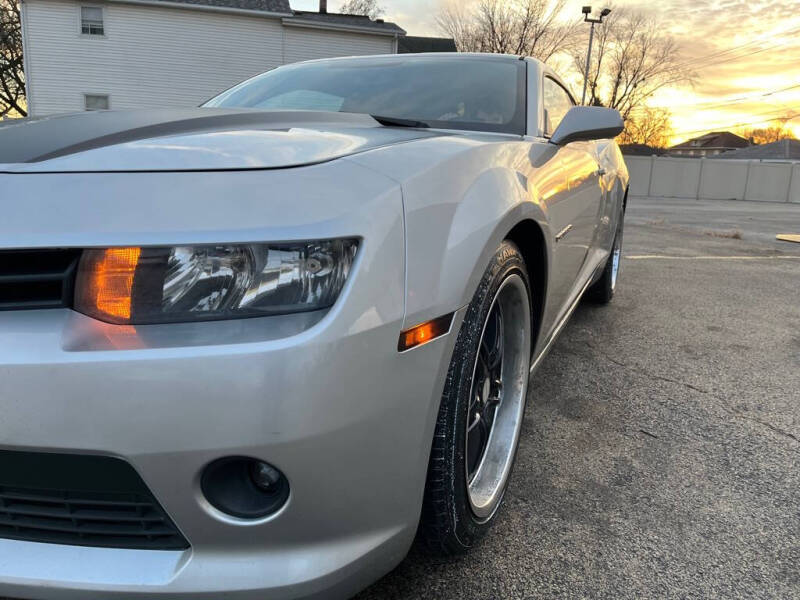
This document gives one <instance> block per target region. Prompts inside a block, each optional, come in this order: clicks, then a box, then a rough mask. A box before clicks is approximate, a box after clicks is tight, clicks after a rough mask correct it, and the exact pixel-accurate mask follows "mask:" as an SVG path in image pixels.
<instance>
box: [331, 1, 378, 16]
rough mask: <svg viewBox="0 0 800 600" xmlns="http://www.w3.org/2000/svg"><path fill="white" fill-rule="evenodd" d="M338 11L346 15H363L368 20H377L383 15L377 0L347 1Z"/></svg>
mask: <svg viewBox="0 0 800 600" xmlns="http://www.w3.org/2000/svg"><path fill="white" fill-rule="evenodd" d="M339 10H340V11H341V12H342V13H343V14H346V15H364V16H365V17H369V18H370V19H377V18H378V17H380V16H381V15H382V14H383V13H384V10H383V7H382V6H380V5H379V4H378V0H347V1H346V2H345V3H344V4H342V7H341V8H340V9H339Z"/></svg>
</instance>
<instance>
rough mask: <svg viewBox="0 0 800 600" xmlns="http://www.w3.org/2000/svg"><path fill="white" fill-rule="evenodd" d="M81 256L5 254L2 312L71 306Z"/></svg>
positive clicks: (0, 257) (0, 255)
mask: <svg viewBox="0 0 800 600" xmlns="http://www.w3.org/2000/svg"><path fill="white" fill-rule="evenodd" d="M80 256H81V251H80V250H73V249H54V250H3V251H1V252H0V310H21V309H32V308H62V307H68V306H71V305H72V292H73V282H74V279H75V269H76V268H77V266H78V260H79V259H80Z"/></svg>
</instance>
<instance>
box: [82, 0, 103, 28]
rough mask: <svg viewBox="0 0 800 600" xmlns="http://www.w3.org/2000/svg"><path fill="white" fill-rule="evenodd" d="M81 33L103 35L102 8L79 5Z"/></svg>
mask: <svg viewBox="0 0 800 600" xmlns="http://www.w3.org/2000/svg"><path fill="white" fill-rule="evenodd" d="M81 33H82V34H84V35H105V28H104V27H103V9H102V8H99V7H96V6H81Z"/></svg>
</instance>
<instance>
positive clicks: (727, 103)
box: [634, 84, 800, 111]
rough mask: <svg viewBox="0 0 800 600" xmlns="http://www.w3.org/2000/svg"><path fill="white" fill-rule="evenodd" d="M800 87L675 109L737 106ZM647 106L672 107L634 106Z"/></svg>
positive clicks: (685, 105)
mask: <svg viewBox="0 0 800 600" xmlns="http://www.w3.org/2000/svg"><path fill="white" fill-rule="evenodd" d="M798 88H800V84H796V85H790V86H789V87H785V88H780V89H777V90H770V91H768V92H765V93H763V94H756V95H753V96H742V97H739V98H731V99H729V100H722V101H712V102H693V103H691V104H680V105H677V106H675V107H674V108H675V109H684V108H699V110H708V109H711V108H716V107H724V106H735V105H736V104H742V103H744V102H749V101H750V100H756V99H758V98H767V97H769V96H775V95H777V94H781V93H783V92H788V91H790V90H794V89H798ZM647 108H668V109H669V108H672V107H670V106H637V107H636V108H634V111H641V110H645V109H647Z"/></svg>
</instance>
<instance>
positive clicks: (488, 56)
mask: <svg viewBox="0 0 800 600" xmlns="http://www.w3.org/2000/svg"><path fill="white" fill-rule="evenodd" d="M436 58H450V59H454V60H467V61H469V60H497V61H517V60H525V61H530V62H536V63H540V64H541V65H544V63H542V61H540V60H538V59H536V58H531V57H526V56H519V55H516V54H493V53H489V52H421V53H416V54H415V53H408V54H405V53H404V54H373V55H366V56H338V57H335V58H318V59H315V60H308V61H305V62H303V63H295V64H309V63H318V62H338V61H348V60H375V61H378V60H387V61H388V60H398V59H400V60H426V59H436Z"/></svg>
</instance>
